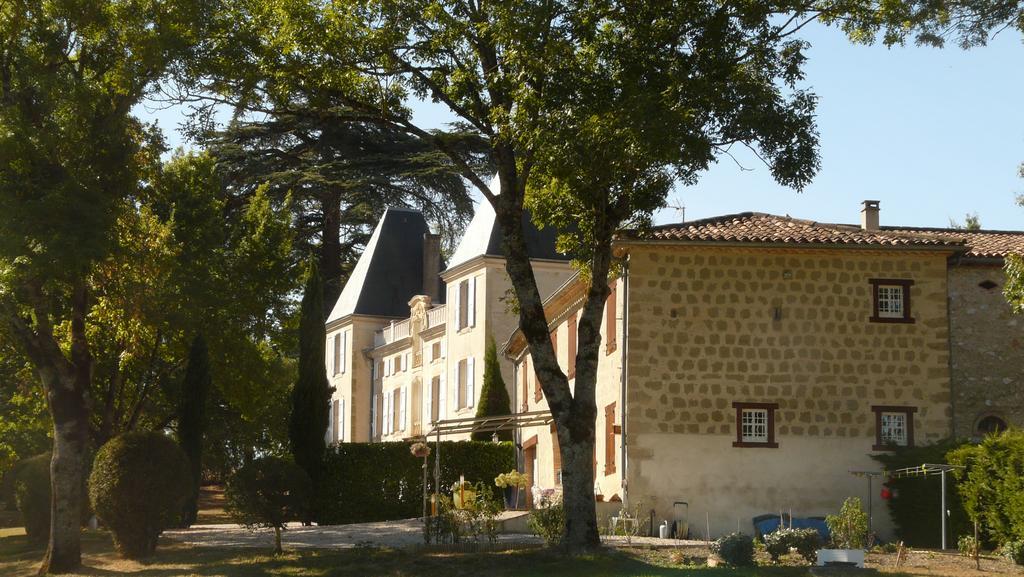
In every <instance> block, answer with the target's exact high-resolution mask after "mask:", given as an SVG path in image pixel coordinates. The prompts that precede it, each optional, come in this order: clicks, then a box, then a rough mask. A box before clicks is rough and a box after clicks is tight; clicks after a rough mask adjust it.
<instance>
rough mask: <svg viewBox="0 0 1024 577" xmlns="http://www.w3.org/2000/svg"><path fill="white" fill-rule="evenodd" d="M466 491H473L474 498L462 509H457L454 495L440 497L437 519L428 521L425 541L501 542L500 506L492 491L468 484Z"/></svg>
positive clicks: (485, 486)
mask: <svg viewBox="0 0 1024 577" xmlns="http://www.w3.org/2000/svg"><path fill="white" fill-rule="evenodd" d="M466 486H467V487H466V490H467V491H469V490H472V494H473V498H472V499H468V498H467V503H466V504H465V505H464V506H462V507H456V506H455V503H454V502H453V497H454V495H455V492H456V491H457V489H452V495H451V496H449V495H446V494H441V495H439V496H438V503H437V515H436V516H433V517H428V519H427V525H426V532H425V540H426V542H427V543H428V544H430V543H461V542H463V541H464V540H466V538H467V537H468V538H469V539H472V541H473V542H474V543H478V542H480V540H481V539H487V542H488V543H494V542H495V541H496V540H497V538H498V523H497V518H498V513H500V512H501V503H500V502H499V501H498V500H497V499H495V497H494V492H493V491H492V490H491V487H490V486H489V485H488V484H486V483H484V482H482V481H478V482H476V483H474V484H470V483H469V482H466Z"/></svg>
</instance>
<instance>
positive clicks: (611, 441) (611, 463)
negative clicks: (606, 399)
mask: <svg viewBox="0 0 1024 577" xmlns="http://www.w3.org/2000/svg"><path fill="white" fill-rule="evenodd" d="M614 473H615V403H611V404H610V405H607V406H606V407H605V408H604V474H605V475H612V474H614Z"/></svg>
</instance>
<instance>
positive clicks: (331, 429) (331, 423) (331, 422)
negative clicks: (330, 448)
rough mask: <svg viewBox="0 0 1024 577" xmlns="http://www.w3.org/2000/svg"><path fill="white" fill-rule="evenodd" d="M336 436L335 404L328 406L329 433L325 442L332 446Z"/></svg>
mask: <svg viewBox="0 0 1024 577" xmlns="http://www.w3.org/2000/svg"><path fill="white" fill-rule="evenodd" d="M333 436H334V403H328V404H327V431H326V432H325V433H324V442H325V443H327V444H328V445H330V444H331V438H333Z"/></svg>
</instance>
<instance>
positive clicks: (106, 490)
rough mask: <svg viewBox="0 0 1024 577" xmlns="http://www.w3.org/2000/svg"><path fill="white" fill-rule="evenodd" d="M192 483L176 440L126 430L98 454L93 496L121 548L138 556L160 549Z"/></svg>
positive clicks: (92, 477) (98, 512)
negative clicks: (165, 532)
mask: <svg viewBox="0 0 1024 577" xmlns="http://www.w3.org/2000/svg"><path fill="white" fill-rule="evenodd" d="M191 486H192V475H191V473H190V472H189V463H188V459H187V458H186V457H185V453H184V452H183V451H182V450H181V448H180V447H178V445H177V443H175V442H174V441H172V440H171V439H170V438H168V437H165V436H164V435H162V434H160V433H125V434H123V435H120V436H118V437H115V438H113V439H111V440H110V441H109V442H108V443H107V444H106V445H103V447H101V448H100V450H99V452H98V453H97V454H96V460H95V461H94V462H93V469H92V474H91V475H89V499H90V501H91V502H92V506H93V509H94V510H95V511H96V515H97V516H98V517H99V518H100V521H102V522H103V524H104V525H106V526H107V527H109V528H110V531H111V532H112V533H113V537H114V546H115V547H116V548H117V550H118V552H119V553H121V555H122V556H124V557H128V558H130V559H136V558H140V557H146V556H148V555H151V554H152V553H153V551H155V550H156V545H157V540H158V539H159V537H160V534H161V533H162V532H163V530H164V528H166V527H170V526H172V525H173V524H174V523H175V522H176V521H177V519H178V516H179V515H180V513H181V508H182V506H183V505H184V503H185V500H186V499H187V498H188V496H189V494H190V493H191Z"/></svg>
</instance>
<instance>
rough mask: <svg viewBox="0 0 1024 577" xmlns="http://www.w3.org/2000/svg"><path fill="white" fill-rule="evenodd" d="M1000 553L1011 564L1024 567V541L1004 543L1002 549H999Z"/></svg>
mask: <svg viewBox="0 0 1024 577" xmlns="http://www.w3.org/2000/svg"><path fill="white" fill-rule="evenodd" d="M999 553H1000V554H1001V555H1002V556H1003V557H1005V558H1006V560H1007V561H1010V562H1011V563H1016V564H1017V565H1024V541H1022V540H1014V541H1007V542H1006V543H1003V545H1002V547H1000V548H999Z"/></svg>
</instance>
